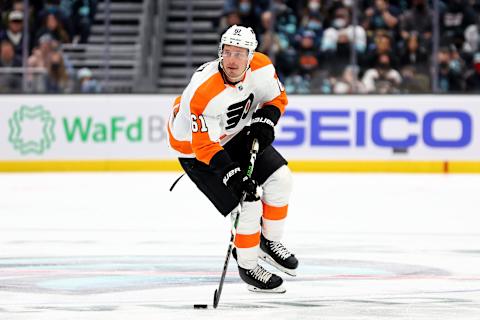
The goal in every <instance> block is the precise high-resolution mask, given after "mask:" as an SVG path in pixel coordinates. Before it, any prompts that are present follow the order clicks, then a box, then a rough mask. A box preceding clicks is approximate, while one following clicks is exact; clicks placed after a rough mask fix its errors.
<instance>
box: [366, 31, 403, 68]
mask: <svg viewBox="0 0 480 320" xmlns="http://www.w3.org/2000/svg"><path fill="white" fill-rule="evenodd" d="M383 54H386V55H388V56H389V58H390V59H389V60H390V64H391V65H392V66H393V67H394V68H397V66H398V64H399V63H398V58H397V56H396V55H395V54H394V53H393V49H392V38H391V37H390V36H389V35H388V34H387V33H384V32H378V33H377V36H376V37H375V46H374V47H373V48H370V50H369V51H368V52H367V54H366V55H365V56H364V57H362V66H363V67H366V68H373V67H375V65H376V63H377V62H378V57H379V56H380V55H383Z"/></svg>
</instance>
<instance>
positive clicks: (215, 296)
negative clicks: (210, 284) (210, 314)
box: [213, 289, 218, 309]
mask: <svg viewBox="0 0 480 320" xmlns="http://www.w3.org/2000/svg"><path fill="white" fill-rule="evenodd" d="M217 307H218V297H217V289H215V292H214V293H213V308H214V309H217Z"/></svg>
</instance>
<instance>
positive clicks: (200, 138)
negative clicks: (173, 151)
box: [190, 72, 225, 164]
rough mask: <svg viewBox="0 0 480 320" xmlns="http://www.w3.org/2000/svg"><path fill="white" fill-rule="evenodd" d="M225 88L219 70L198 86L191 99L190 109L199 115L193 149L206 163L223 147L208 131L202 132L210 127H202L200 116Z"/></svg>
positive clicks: (197, 156)
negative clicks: (212, 138) (211, 138)
mask: <svg viewBox="0 0 480 320" xmlns="http://www.w3.org/2000/svg"><path fill="white" fill-rule="evenodd" d="M223 90H225V84H224V82H223V78H222V75H221V74H220V72H217V73H215V74H214V75H212V76H211V77H210V78H208V79H207V80H206V81H205V82H204V83H203V84H202V85H200V87H198V88H197V90H196V91H195V93H194V94H193V97H192V100H191V101H190V111H191V112H192V114H194V115H195V116H196V117H197V127H198V130H197V131H196V132H192V149H193V151H194V152H195V157H196V158H197V159H198V160H200V161H202V162H204V163H206V164H210V160H211V159H212V157H213V156H214V155H215V154H216V153H217V152H218V151H220V150H222V149H223V148H222V146H220V143H218V142H213V141H212V140H210V135H209V134H208V131H206V132H202V130H208V128H203V127H202V126H203V123H202V122H201V121H200V119H199V116H201V115H202V114H203V112H204V111H205V108H206V107H207V105H208V103H209V102H210V100H212V99H213V98H214V97H216V96H217V95H218V94H220V93H221V92H222V91H223Z"/></svg>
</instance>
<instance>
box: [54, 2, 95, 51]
mask: <svg viewBox="0 0 480 320" xmlns="http://www.w3.org/2000/svg"><path fill="white" fill-rule="evenodd" d="M66 2H70V3H71V5H72V7H71V13H70V14H69V17H70V18H71V19H72V29H73V35H72V36H73V38H74V39H75V41H74V42H79V43H87V41H88V37H89V36H90V28H91V26H92V24H93V21H94V19H95V13H96V9H97V0H73V1H72V0H62V4H64V3H66Z"/></svg>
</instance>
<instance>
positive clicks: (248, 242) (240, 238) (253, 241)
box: [235, 231, 260, 248]
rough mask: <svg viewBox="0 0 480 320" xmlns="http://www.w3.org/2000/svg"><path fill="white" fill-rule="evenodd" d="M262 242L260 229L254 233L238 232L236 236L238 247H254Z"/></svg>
mask: <svg viewBox="0 0 480 320" xmlns="http://www.w3.org/2000/svg"><path fill="white" fill-rule="evenodd" d="M259 243H260V231H259V232H257V233H254V234H238V233H237V235H236V236H235V246H236V247H237V248H252V247H255V246H256V245H258V244H259Z"/></svg>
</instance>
